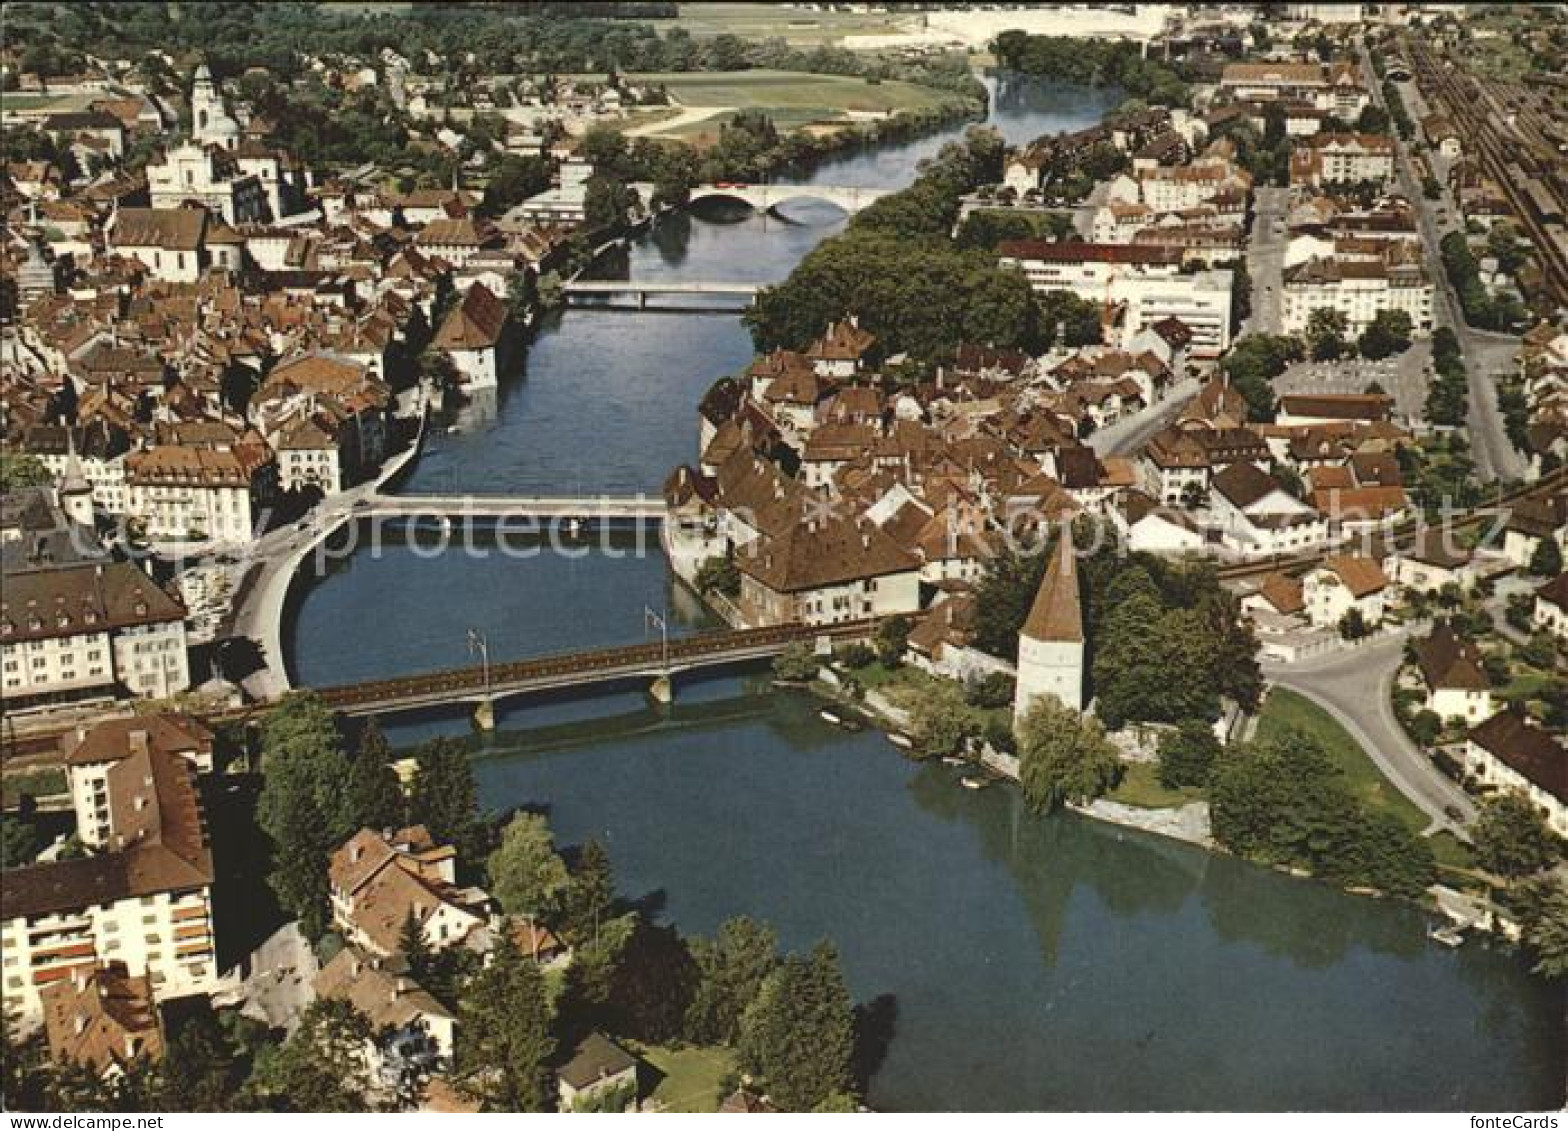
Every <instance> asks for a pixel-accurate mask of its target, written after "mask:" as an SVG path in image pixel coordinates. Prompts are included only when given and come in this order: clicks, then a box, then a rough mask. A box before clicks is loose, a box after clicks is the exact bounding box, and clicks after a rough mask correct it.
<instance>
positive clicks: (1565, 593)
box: [1530, 573, 1568, 641]
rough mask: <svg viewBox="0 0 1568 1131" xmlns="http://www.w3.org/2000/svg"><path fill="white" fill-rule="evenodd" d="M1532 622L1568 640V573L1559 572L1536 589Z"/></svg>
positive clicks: (1540, 628) (1531, 616)
mask: <svg viewBox="0 0 1568 1131" xmlns="http://www.w3.org/2000/svg"><path fill="white" fill-rule="evenodd" d="M1530 623H1531V624H1533V625H1535V627H1536V629H1537V630H1539V631H1541V632H1549V633H1551V634H1552V635H1553V636H1555V637H1557V639H1558V640H1565V641H1568V573H1559V574H1558V575H1557V576H1556V577H1554V578H1552V579H1551V580H1550V581H1548V582H1547V583H1546V584H1545V585H1543V586H1541V587H1540V588H1539V589H1537V590H1536V591H1535V604H1534V606H1533V607H1532V609H1531V611H1530Z"/></svg>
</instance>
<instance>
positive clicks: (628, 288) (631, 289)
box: [565, 279, 763, 310]
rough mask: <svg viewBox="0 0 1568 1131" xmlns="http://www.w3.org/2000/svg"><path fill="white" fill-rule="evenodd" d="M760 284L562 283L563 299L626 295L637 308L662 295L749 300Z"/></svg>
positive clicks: (678, 308) (595, 280) (683, 308)
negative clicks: (634, 301) (634, 302)
mask: <svg viewBox="0 0 1568 1131" xmlns="http://www.w3.org/2000/svg"><path fill="white" fill-rule="evenodd" d="M762 287H763V284H761V283H726V282H684V283H660V282H640V283H637V282H627V281H625V280H615V279H573V280H572V281H571V282H569V283H567V284H566V286H565V292H566V297H567V300H568V301H570V300H572V299H607V298H617V297H619V296H622V295H630V296H632V297H634V298H635V299H636V300H637V309H638V310H647V309H648V300H649V299H650V298H657V297H662V296H670V297H680V298H714V299H719V298H739V299H744V300H746V301H747V302H750V301H751V300H752V299H753V298H755V297H756V295H757V292H758V291H760V290H762ZM670 309H672V310H695V309H698V308H697V307H695V306H692V305H690V304H685V305H681V306H672V307H671V308H670Z"/></svg>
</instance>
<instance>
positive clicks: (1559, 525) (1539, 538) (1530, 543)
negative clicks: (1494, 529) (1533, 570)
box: [1503, 490, 1568, 569]
mask: <svg viewBox="0 0 1568 1131" xmlns="http://www.w3.org/2000/svg"><path fill="white" fill-rule="evenodd" d="M1547 540H1550V541H1552V542H1555V543H1556V544H1557V549H1558V551H1559V552H1564V553H1565V556H1568V490H1559V491H1555V492H1553V493H1552V494H1549V495H1544V496H1543V495H1531V496H1529V497H1528V498H1524V499H1520V500H1518V501H1517V502H1515V503H1514V504H1513V506H1512V507H1511V508H1510V509H1509V512H1508V521H1507V524H1506V525H1505V526H1504V528H1503V556H1504V557H1505V558H1507V559H1508V561H1509V562H1510V563H1512V564H1513V565H1514V566H1515V567H1516V568H1519V569H1525V568H1528V567H1529V565H1530V561H1531V559H1532V558H1534V557H1535V553H1536V551H1537V550H1538V549H1540V546H1541V543H1542V542H1544V541H1547Z"/></svg>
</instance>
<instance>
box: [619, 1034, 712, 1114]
mask: <svg viewBox="0 0 1568 1131" xmlns="http://www.w3.org/2000/svg"><path fill="white" fill-rule="evenodd" d="M634 1051H635V1052H636V1053H637V1055H638V1056H640V1057H642V1059H643V1060H645V1061H647V1062H648V1063H649V1064H651V1065H652V1066H653V1067H654V1068H655V1069H657V1070H658V1072H659V1073H660V1075H661V1076H662V1079H660V1080H659V1082H658V1085H657V1086H656V1087H655V1088H654V1089H653V1094H652V1095H651V1096H649V1097H648V1099H649V1100H651V1101H652V1102H654V1103H656V1104H659V1105H660V1106H661V1107H662V1108H663V1109H664V1110H665V1111H696V1112H711V1111H718V1110H719V1103H720V1102H721V1101H722V1100H723V1098H724V1097H723V1096H721V1095H719V1081H720V1080H722V1079H723V1078H724V1077H725V1076H727V1075H729V1074H730V1073H732V1072H734V1071H735V1054H734V1053H733V1052H731V1051H730V1050H729V1049H725V1048H700V1047H695V1048H680V1049H673V1048H669V1047H667V1046H664V1045H652V1046H637V1047H636V1048H635V1049H634Z"/></svg>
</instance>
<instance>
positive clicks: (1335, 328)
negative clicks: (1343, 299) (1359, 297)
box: [1307, 306, 1350, 361]
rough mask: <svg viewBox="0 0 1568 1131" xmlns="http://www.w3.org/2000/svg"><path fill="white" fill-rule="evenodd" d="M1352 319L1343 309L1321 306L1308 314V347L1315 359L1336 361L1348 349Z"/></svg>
mask: <svg viewBox="0 0 1568 1131" xmlns="http://www.w3.org/2000/svg"><path fill="white" fill-rule="evenodd" d="M1349 327H1350V321H1349V319H1347V318H1346V317H1345V315H1344V313H1343V312H1342V311H1338V310H1335V309H1333V308H1332V307H1327V306H1320V307H1318V308H1317V309H1316V310H1314V311H1312V313H1311V314H1309V315H1307V348H1308V350H1309V351H1310V352H1311V354H1312V360H1313V361H1335V360H1337V359H1338V358H1339V357H1341V356H1342V355H1343V354H1344V352H1345V349H1346V343H1345V332H1346V330H1348V329H1349Z"/></svg>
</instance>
